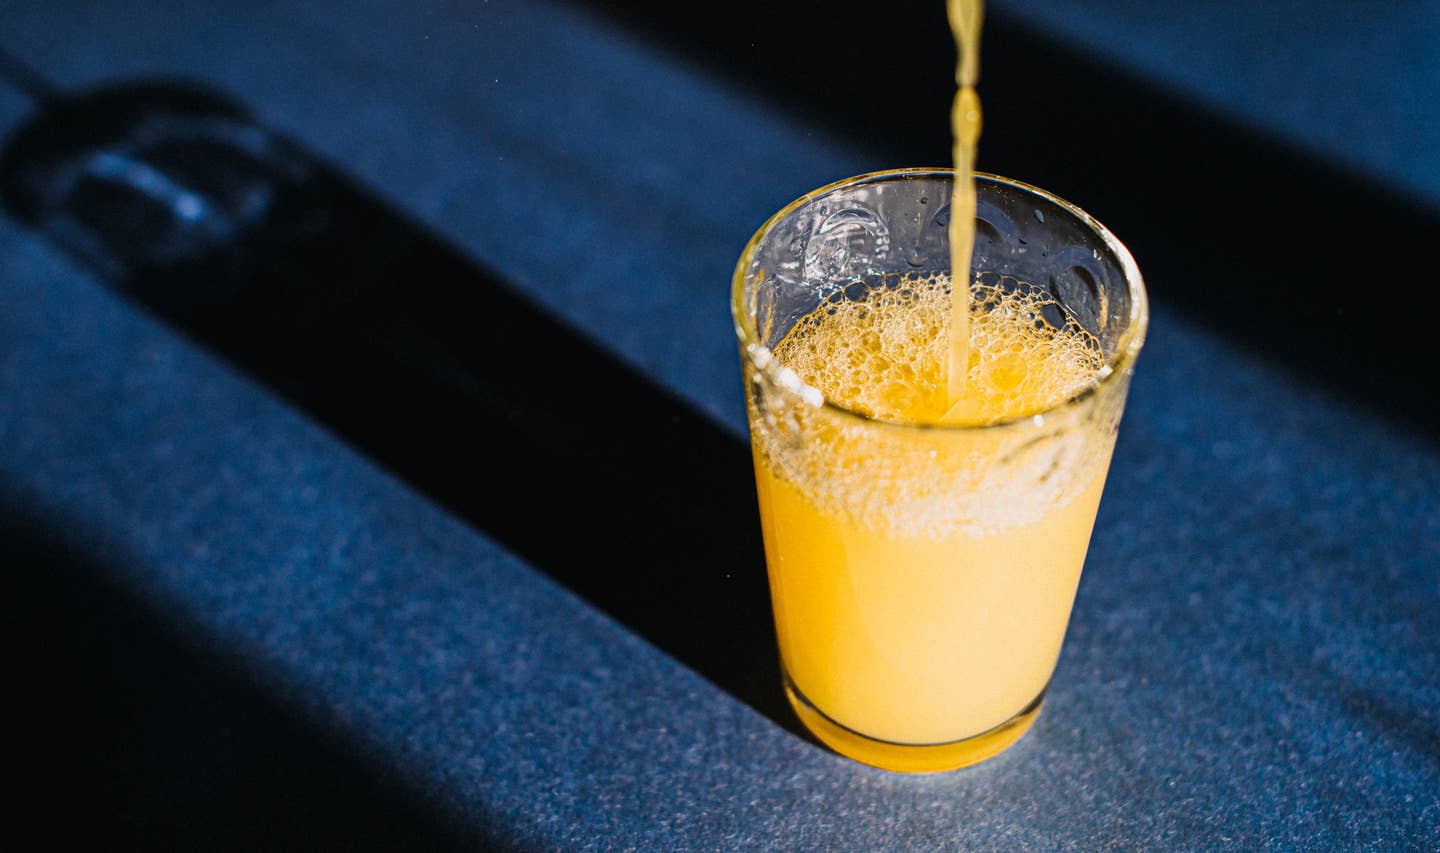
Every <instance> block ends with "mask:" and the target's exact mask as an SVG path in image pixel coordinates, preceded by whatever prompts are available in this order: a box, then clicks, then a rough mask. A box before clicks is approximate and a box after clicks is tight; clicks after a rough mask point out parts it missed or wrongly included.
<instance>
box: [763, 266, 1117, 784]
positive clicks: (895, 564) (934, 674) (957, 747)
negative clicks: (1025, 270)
mask: <svg viewBox="0 0 1440 853" xmlns="http://www.w3.org/2000/svg"><path fill="white" fill-rule="evenodd" d="M950 290H951V288H950V283H949V277H948V276H947V275H945V274H943V273H937V274H932V275H913V274H912V275H910V276H907V277H891V278H890V279H889V280H887V281H886V282H882V283H874V284H872V286H871V289H870V290H869V291H868V292H867V293H865V294H864V295H862V296H861V297H860V298H846V299H837V300H831V301H828V302H827V303H825V304H824V305H823V306H822V307H821V309H819V310H817V311H816V312H814V313H813V314H811V315H809V316H808V317H805V318H804V319H802V320H801V321H800V322H799V323H797V324H796V325H795V327H794V328H792V329H791V330H790V332H789V333H788V334H787V335H786V337H785V338H784V340H782V341H781V342H780V343H779V345H777V346H776V347H775V348H774V357H775V358H776V359H777V360H779V362H780V363H781V364H782V365H784V366H785V367H787V368H788V369H789V370H790V371H793V373H794V375H795V376H796V377H797V378H798V379H799V380H800V381H801V382H802V383H804V385H808V386H809V387H811V388H814V389H817V390H818V391H820V392H821V393H822V394H823V395H824V398H825V399H826V400H828V401H831V402H832V403H834V404H836V405H838V406H840V407H843V408H844V409H846V410H849V412H845V411H838V410H836V409H835V408H833V407H818V408H817V407H815V406H813V405H807V404H805V403H804V402H803V401H802V400H799V399H798V398H797V399H796V400H795V401H794V402H793V404H791V405H786V404H784V403H783V402H782V397H781V396H779V395H772V396H771V397H770V398H769V399H768V401H766V403H765V404H764V405H763V406H757V404H756V403H755V401H753V400H752V411H751V421H752V425H753V427H754V428H753V429H752V438H753V447H754V451H755V452H754V456H755V471H756V482H757V484H758V493H759V499H760V514H761V523H762V527H763V530H764V538H765V550H766V559H767V563H768V566H769V571H770V586H771V594H772V601H773V604H774V612H775V621H776V627H777V629H778V633H779V639H780V650H781V658H782V663H783V666H784V670H785V673H786V677H787V688H788V689H789V691H790V694H791V700H792V703H793V704H794V705H795V707H796V711H797V712H798V713H799V714H800V716H801V718H802V719H803V720H804V721H805V722H806V724H807V726H808V727H809V728H810V729H811V730H812V731H814V732H815V734H817V735H818V736H819V737H820V738H821V739H822V740H825V741H826V742H827V743H829V744H830V745H831V746H833V747H835V748H836V749H837V750H839V751H840V752H842V753H844V754H846V755H849V756H851V757H853V758H856V759H859V760H861V761H866V762H867V763H871V764H876V765H878V766H882V767H888V768H890V769H900V770H937V769H947V768H950V767H956V766H963V765H964V764H969V763H973V762H974V761H978V760H981V759H983V758H985V757H988V756H989V755H991V754H993V753H995V752H998V751H999V750H1000V749H1003V748H1004V747H1005V746H1007V745H1008V744H1009V743H1010V742H1011V741H1013V740H1014V739H1015V738H1018V737H1019V736H1020V734H1022V733H1023V732H1024V730H1025V728H1026V727H1028V725H1029V723H1030V721H1031V720H1032V719H1033V717H1034V714H1035V713H1036V712H1038V709H1039V702H1040V699H1041V698H1042V696H1043V694H1044V691H1045V687H1046V684H1047V683H1048V681H1049V679H1050V675H1051V672H1052V671H1053V669H1054V666H1055V662H1056V659H1057V657H1058V655H1059V652H1060V646H1061V641H1062V639H1063V637H1064V634H1065V626H1066V623H1067V621H1068V619H1069V615H1070V606H1071V602H1072V601H1073V599H1074V595H1075V589H1076V584H1077V583H1078V582H1079V577H1080V568H1081V564H1082V563H1083V562H1084V558H1085V552H1086V548H1087V546H1088V542H1089V538H1090V531H1091V526H1092V524H1093V522H1094V518H1095V512H1096V507H1097V505H1098V503H1099V500H1100V492H1101V489H1102V487H1103V484H1104V479H1105V471H1106V468H1107V466H1108V463H1109V455H1110V450H1111V446H1112V443H1113V423H1112V422H1109V421H1108V420H1107V419H1105V418H1100V419H1094V420H1092V419H1086V418H1079V417H1076V418H1071V419H1065V418H1056V419H1055V424H1054V427H1053V429H1049V428H1047V430H1048V431H1047V430H1042V431H1041V432H1040V433H1038V437H1037V432H1036V430H1035V424H1036V423H1038V421H1037V420H1036V418H1037V417H1038V416H1037V415H1036V413H1041V412H1050V411H1051V410H1053V409H1055V408H1056V407H1057V405H1058V404H1062V403H1064V402H1065V401H1066V400H1068V399H1069V398H1070V397H1072V396H1073V395H1074V394H1075V393H1076V392H1077V391H1078V390H1080V389H1082V388H1084V387H1085V386H1086V385H1087V383H1090V382H1092V381H1093V380H1094V379H1095V377H1096V375H1097V372H1098V371H1099V370H1100V369H1101V368H1102V366H1103V359H1102V357H1101V354H1100V349H1099V347H1098V344H1097V342H1096V341H1095V339H1094V338H1093V337H1092V336H1091V335H1089V333H1087V332H1085V330H1084V329H1083V328H1081V327H1080V326H1079V324H1077V323H1074V322H1072V321H1071V320H1070V319H1068V318H1067V317H1066V315H1065V314H1064V312H1063V311H1061V310H1059V309H1058V305H1057V304H1056V303H1055V302H1054V300H1053V299H1051V298H1050V297H1049V295H1048V294H1047V293H1046V292H1045V291H1043V290H1041V289H1038V288H1033V287H1030V286H1029V285H1026V284H1024V283H1023V282H1016V281H1014V280H1013V279H1003V278H1000V277H998V276H988V277H984V276H982V277H981V278H980V279H979V280H977V282H976V284H975V285H974V286H973V288H972V289H971V296H970V317H969V321H970V327H971V328H970V335H969V338H970V347H969V353H968V365H967V371H966V382H965V384H964V388H965V396H964V397H963V399H962V400H960V401H958V404H957V401H953V400H951V399H950V393H949V382H948V376H947V374H948V373H949V365H948V359H949V358H950V352H949V344H948V335H947V332H948V328H947V326H948V323H949V316H950V310H951V305H952V304H953V299H952V297H951V293H950ZM762 409H763V410H762ZM1040 420H1043V418H1040ZM917 424H928V425H931V426H930V428H918V429H917V428H916V427H915V425H917ZM1011 424H1018V425H1019V426H1021V427H1023V429H1018V428H1012V427H1011V426H1010V425H1011ZM965 427H968V428H965ZM916 747H925V749H916Z"/></svg>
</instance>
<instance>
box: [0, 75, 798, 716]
mask: <svg viewBox="0 0 1440 853" xmlns="http://www.w3.org/2000/svg"><path fill="white" fill-rule="evenodd" d="M0 194H3V200H4V202H5V204H6V206H7V207H8V209H9V210H10V211H11V212H12V213H13V214H14V215H16V216H18V217H19V218H21V219H22V220H23V221H25V222H27V223H29V224H30V225H31V226H32V227H34V228H35V229H37V230H38V231H39V232H40V233H42V234H44V235H45V236H46V237H48V238H50V239H51V240H52V241H54V242H56V243H58V244H59V245H61V246H63V247H64V248H66V249H67V250H68V251H69V252H71V253H72V254H74V255H76V256H78V257H80V258H82V259H84V260H85V261H86V262H87V263H88V264H89V265H90V266H91V267H92V268H93V269H94V270H96V271H97V272H98V273H99V274H100V276H101V277H102V278H103V279H104V280H105V281H106V282H107V283H109V284H110V285H111V286H113V287H115V288H116V289H118V290H120V291H122V292H124V293H125V294H127V295H128V296H129V297H130V298H131V299H133V300H134V301H136V302H138V303H139V304H140V305H142V306H144V307H145V308H147V309H148V310H150V311H151V312H153V313H154V314H156V315H158V316H160V317H161V318H163V319H165V320H167V321H168V322H170V323H171V324H173V325H174V326H175V327H177V328H179V329H181V330H183V331H184V332H185V333H186V334H187V335H189V336H190V337H192V338H193V339H195V340H197V341H199V342H201V343H203V344H204V345H206V346H207V347H209V348H211V349H212V350H214V351H215V352H218V353H220V354H221V355H223V356H224V357H226V358H227V359H229V360H230V361H231V362H233V363H234V364H236V365H238V366H239V367H241V368H243V369H244V370H246V371H248V372H250V373H251V374H253V375H254V376H256V377H258V378H260V379H261V380H262V381H264V382H265V383H267V384H268V385H269V386H271V387H272V388H273V389H275V390H276V391H278V392H279V393H281V394H282V395H283V396H285V397H286V398H288V399H289V400H290V401H291V402H293V403H294V404H295V405H297V406H299V407H301V408H302V409H304V410H306V411H307V412H309V413H310V414H311V415H313V416H314V417H315V418H316V419H318V420H319V421H321V422H322V423H324V424H325V425H326V426H327V427H329V428H330V429H331V430H333V431H334V432H335V433H337V434H339V435H340V436H342V437H343V438H344V439H346V440H347V441H349V442H350V443H352V444H353V445H355V446H356V447H358V448H360V449H361V450H362V451H364V452H365V453H366V454H368V455H369V456H371V457H372V458H373V459H375V460H377V461H378V462H379V463H381V464H382V465H384V466H385V467H387V468H388V469H390V470H391V471H393V472H394V473H396V474H397V475H399V476H400V477H401V478H403V479H405V480H407V481H408V482H410V483H411V484H412V485H414V486H415V487H417V488H418V489H420V490H421V491H423V492H424V493H426V494H428V495H429V496H431V497H432V498H434V499H436V500H437V501H438V502H439V503H441V504H443V505H444V506H445V507H447V508H448V509H449V510H451V511H452V512H454V513H455V514H457V515H458V516H460V517H461V518H463V519H466V520H467V521H469V522H470V523H472V524H473V525H474V526H476V527H477V528H479V529H480V530H483V531H484V532H486V533H487V534H489V535H490V536H492V537H493V538H494V539H496V540H497V541H499V542H500V543H502V544H503V545H505V546H506V547H508V548H509V549H511V550H512V551H513V552H515V553H516V554H518V555H519V556H521V557H523V558H524V559H525V560H526V561H527V562H528V563H529V564H531V565H532V566H534V567H536V568H538V569H540V570H542V571H544V572H546V573H548V574H549V575H550V576H552V577H553V578H555V579H556V580H557V581H559V582H560V583H561V584H563V585H565V586H567V587H569V588H570V589H571V590H573V591H575V592H577V593H578V594H580V595H581V596H583V597H584V598H586V599H587V600H589V601H590V602H591V603H592V604H594V605H595V606H597V607H599V608H600V609H602V610H604V611H605V612H607V613H608V614H610V615H611V616H612V617H614V618H615V619H617V620H619V621H620V622H622V623H624V624H625V625H626V626H628V627H629V628H630V629H631V630H633V631H634V632H636V633H637V634H639V635H640V636H642V637H644V638H645V639H646V640H648V641H650V642H651V643H653V644H654V645H656V646H657V647H659V648H660V649H661V650H663V651H664V652H666V653H668V654H670V655H671V656H673V657H674V658H676V659H678V660H679V661H680V662H682V663H684V664H685V665H687V666H689V667H691V668H692V669H694V670H695V671H697V672H698V673H700V674H701V675H702V676H704V677H706V678H707V679H709V680H710V681H712V682H714V683H715V684H716V685H718V686H720V687H721V688H723V689H725V690H727V691H728V692H729V693H731V694H732V695H733V696H735V697H736V698H738V699H740V700H741V701H742V702H744V703H746V704H748V705H749V706H751V707H752V708H754V709H756V710H757V711H759V712H760V713H762V714H764V715H765V716H767V717H769V718H770V719H771V720H772V721H774V722H775V723H777V724H778V725H780V726H782V727H784V728H786V729H788V730H789V731H791V732H793V733H796V734H797V735H800V736H802V737H808V736H807V735H804V734H802V730H801V728H800V726H799V723H798V722H797V721H795V720H794V718H793V715H792V714H791V713H790V710H789V708H788V706H787V705H786V704H785V700H784V698H783V694H782V692H781V689H780V675H779V664H778V661H777V652H776V644H775V636H774V627H773V622H772V620H771V615H770V607H769V591H768V586H767V581H766V577H765V566H764V556H763V550H762V546H761V542H760V534H759V525H758V521H757V519H758V515H757V510H756V504H755V488H754V480H753V475H752V473H751V463H750V454H749V449H748V448H747V447H746V446H745V444H744V443H743V442H742V441H741V440H739V439H737V438H736V437H735V436H733V435H731V434H729V433H727V432H725V431H724V430H723V429H721V428H720V427H719V426H717V425H716V424H715V423H713V422H712V421H710V420H709V419H707V418H706V417H704V416H703V415H701V414H699V413H698V412H696V411H695V410H693V409H691V408H690V407H688V406H687V405H685V404H683V403H681V402H680V401H678V400H677V399H675V398H674V397H672V396H670V395H669V394H667V393H666V392H665V391H663V390H662V389H661V388H660V387H659V386H657V385H656V384H654V383H653V382H651V381H649V380H648V379H646V378H645V377H643V376H642V375H640V374H638V373H636V372H635V371H633V370H631V369H630V368H628V367H626V366H625V365H623V364H622V363H621V362H620V361H619V360H617V359H616V358H615V357H613V356H611V355H609V354H608V353H606V352H605V351H603V350H602V349H600V348H599V347H596V346H594V345H592V344H590V343H588V342H587V341H585V340H584V339H583V338H581V337H580V336H579V335H577V334H576V333H574V332H573V331H572V330H570V329H568V328H566V327H564V326H563V325H562V324H561V323H559V322H557V321H556V320H555V319H553V318H552V317H550V316H549V315H547V314H545V313H544V312H542V311H541V310H539V309H538V308H537V307H536V306H534V305H533V304H531V303H529V302H528V301H526V300H525V299H523V298H521V297H519V296H518V295H516V293H515V292H514V291H513V290H512V289H511V288H510V287H509V286H507V285H506V284H505V283H504V282H503V281H501V280H500V278H499V277H498V276H496V275H495V274H494V273H493V272H491V271H489V270H486V269H484V268H482V267H481V266H479V265H477V264H476V263H474V262H472V261H470V260H468V259H466V258H464V257H463V256H462V255H461V254H460V253H459V252H458V251H457V250H455V249H454V248H452V247H450V246H448V245H446V244H445V243H443V242H441V241H440V240H438V239H436V238H434V237H432V236H431V235H429V234H428V233H427V232H426V231H425V230H423V229H422V228H421V227H419V226H418V225H416V224H415V223H413V222H411V221H409V220H408V219H406V218H405V217H404V216H402V215H401V214H399V213H397V212H395V211H394V210H391V209H389V208H388V207H386V206H385V205H384V204H382V203H381V202H379V201H377V200H376V199H375V198H374V197H373V196H371V195H369V194H368V193H367V192H366V191H364V190H363V189H362V188H360V187H359V186H357V185H356V184H355V183H353V182H352V181H351V180H349V179H348V178H346V177H345V176H343V175H342V174H341V173H339V172H338V171H336V170H335V169H333V168H330V167H329V166H327V165H325V164H324V163H322V162H319V161H318V160H317V159H316V158H314V157H312V156H311V155H309V154H308V153H307V152H305V151H303V150H301V149H300V148H298V147H297V146H296V145H295V144H293V143H291V142H290V141H288V140H286V139H284V138H282V137H279V136H278V135H276V134H272V133H270V132H269V131H267V130H266V129H264V128H263V127H260V126H258V125H256V124H255V123H254V122H252V121H251V120H250V119H249V118H248V117H247V115H246V114H245V112H244V111H243V110H242V109H240V108H239V107H238V106H236V105H235V104H233V103H231V102H229V101H227V100H225V99H223V98H221V97H219V96H216V95H214V94H212V93H209V92H206V91H201V90H198V89H195V88H189V87H185V86H182V85H178V84H170V83H163V82H162V83H148V84H137V85H130V86H123V87H116V88H112V89H107V90H104V91H98V92H93V93H89V94H84V95H80V96H76V97H70V98H63V99H58V100H55V101H52V102H50V103H49V104H48V105H46V106H45V107H44V109H42V110H41V111H40V112H39V113H38V114H37V115H36V116H34V117H33V118H32V119H31V120H30V121H28V122H27V123H26V124H25V125H23V126H22V127H21V128H20V129H19V130H18V131H17V132H16V133H14V134H13V135H12V136H11V138H10V139H9V141H8V143H7V145H6V147H5V149H4V150H3V152H0Z"/></svg>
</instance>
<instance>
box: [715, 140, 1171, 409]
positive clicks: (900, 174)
mask: <svg viewBox="0 0 1440 853" xmlns="http://www.w3.org/2000/svg"><path fill="white" fill-rule="evenodd" d="M934 177H943V178H950V179H951V180H952V181H953V179H954V177H955V170H954V169H950V168H943V167H910V168H902V169H886V170H883V171H879V172H867V173H865V174H863V175H856V176H854V177H850V178H845V179H844V180H840V181H835V182H833V183H829V184H826V185H825V186H823V187H820V188H818V189H815V190H811V191H810V192H808V193H806V194H804V195H802V196H800V197H799V198H797V199H795V200H794V201H792V202H790V203H789V204H787V205H785V206H784V207H782V208H780V209H779V210H778V211H776V212H775V213H774V215H772V216H771V217H770V218H769V219H767V220H765V223H764V224H763V225H761V226H760V228H759V229H758V230H757V231H756V232H755V235H754V236H752V237H751V238H750V242H748V243H746V244H745V249H744V251H742V252H741V253H740V260H739V262H738V263H736V265H735V276H734V279H733V281H732V283H731V288H730V315H731V319H732V320H733V321H734V325H735V335H736V337H737V338H738V339H739V341H740V352H741V357H742V358H744V359H746V360H747V361H748V362H749V363H750V365H751V366H752V367H753V368H754V369H755V370H757V371H759V372H761V373H763V374H765V375H767V376H769V377H770V378H772V379H774V380H776V381H778V382H779V383H780V384H781V385H782V386H785V387H787V388H790V389H791V390H793V391H796V392H797V393H799V395H800V397H801V399H802V400H805V401H807V402H808V403H810V404H811V405H812V406H814V407H815V408H817V409H821V410H826V411H830V412H833V413H835V414H836V415H839V416H840V417H841V418H842V419H845V420H854V421H857V422H860V423H866V424H875V425H880V426H884V427H890V428H895V429H902V430H937V431H944V432H975V431H980V430H998V429H1003V428H1006V427H1011V426H1014V425H1016V424H1027V423H1028V424H1034V425H1036V426H1038V425H1041V424H1043V423H1044V421H1045V419H1046V418H1047V417H1048V416H1050V415H1056V414H1059V413H1061V412H1066V411H1069V410H1072V409H1075V408H1077V407H1079V406H1080V405H1082V404H1084V402H1085V401H1087V400H1088V399H1089V398H1091V397H1093V396H1095V395H1096V394H1098V393H1099V392H1100V391H1101V390H1102V389H1104V388H1107V387H1109V386H1111V385H1114V384H1115V383H1116V382H1118V381H1120V378H1121V377H1123V376H1124V375H1125V373H1126V372H1127V371H1128V370H1129V369H1130V368H1131V366H1132V365H1133V364H1134V362H1135V359H1136V358H1137V357H1138V356H1139V354H1140V348H1141V346H1142V345H1143V344H1144V343H1145V331H1146V328H1147V327H1148V326H1149V321H1150V306H1149V301H1148V300H1147V298H1146V295H1145V281H1144V279H1143V278H1142V277H1141V275H1140V268H1139V266H1138V265H1136V263H1135V258H1134V257H1133V256H1132V255H1131V254H1130V250H1129V249H1127V248H1125V244H1124V243H1121V242H1120V240H1119V238H1117V237H1116V236H1115V235H1114V234H1113V233H1112V232H1111V231H1110V229H1108V228H1106V227H1105V226H1104V225H1102V224H1101V223H1100V221H1099V220H1098V219H1096V218H1095V217H1093V216H1091V215H1090V214H1088V213H1086V212H1085V211H1084V210H1083V209H1081V208H1080V207H1078V206H1076V205H1074V204H1072V203H1071V202H1068V201H1066V200H1065V199H1063V198H1060V197H1059V196H1057V195H1055V194H1054V193H1051V192H1047V191H1046V190H1043V189H1040V188H1039V187H1036V186H1033V185H1031V184H1027V183H1025V182H1023V181H1017V180H1014V179H1013V178H1006V177H1002V176H1000V175H994V174H991V173H989V172H975V173H974V177H975V180H976V181H980V182H985V183H992V184H1001V185H1004V186H1008V187H1013V188H1015V189H1018V190H1020V191H1022V192H1025V193H1029V194H1031V195H1034V196H1038V197H1040V198H1043V199H1045V200H1046V201H1048V202H1050V203H1052V204H1054V205H1056V206H1058V207H1060V208H1061V209H1063V210H1065V211H1066V212H1067V213H1069V214H1070V215H1072V216H1074V217H1075V218H1076V219H1078V220H1079V221H1080V222H1081V223H1083V224H1084V225H1085V226H1086V227H1087V228H1090V229H1091V230H1092V231H1094V232H1095V233H1096V234H1097V235H1098V236H1099V237H1100V239H1101V241H1102V242H1103V243H1104V244H1105V246H1106V248H1108V249H1109V250H1110V251H1111V252H1112V253H1113V254H1114V255H1115V258H1116V259H1117V260H1118V261H1119V262H1120V268H1121V270H1122V271H1123V272H1124V276H1125V284H1126V287H1127V289H1128V290H1129V292H1130V318H1129V319H1130V323H1129V325H1128V326H1127V327H1126V329H1125V332H1124V334H1122V335H1121V336H1120V340H1119V341H1118V342H1117V345H1116V347H1115V352H1114V354H1113V355H1111V357H1110V358H1109V359H1108V360H1107V361H1106V362H1105V364H1104V365H1102V366H1101V367H1100V369H1099V370H1098V371H1096V373H1095V376H1094V377H1092V378H1091V379H1090V380H1089V381H1088V382H1086V383H1085V384H1084V385H1083V386H1082V387H1081V388H1079V389H1078V390H1077V391H1076V392H1075V393H1074V394H1072V395H1070V396H1069V397H1067V398H1065V399H1064V400H1061V401H1060V402H1058V403H1056V404H1055V405H1053V406H1050V407H1048V408H1046V409H1044V410H1043V411H1039V412H1034V413H1032V414H1028V415H1016V416H1014V417H1010V418H1004V419H1002V420H999V421H994V422H992V423H978V424H964V423H962V424H946V423H926V422H920V423H909V422H905V421H893V420H887V419H885V418H879V417H874V416H871V415H867V414H865V413H863V412H857V411H855V410H854V409H850V408H846V407H845V406H842V405H840V404H839V403H836V402H834V401H833V400H831V399H830V398H829V397H826V396H825V395H824V394H823V393H821V391H820V389H818V388H816V387H814V386H813V385H810V384H809V383H807V382H805V380H803V379H801V378H800V376H799V375H798V374H796V373H795V372H794V371H793V370H791V369H789V368H787V367H785V366H784V365H782V364H780V362H779V360H778V359H776V358H775V357H774V353H773V352H772V351H771V350H770V348H769V347H767V346H765V345H764V344H762V343H760V333H759V330H758V329H757V328H756V318H755V317H753V316H750V313H749V312H748V311H747V310H746V308H745V285H746V282H747V279H748V277H749V273H750V266H751V264H752V263H753V262H754V259H755V253H756V251H757V250H758V249H759V247H760V243H761V241H762V240H764V239H765V238H766V237H767V236H768V235H769V234H770V232H771V231H772V230H774V228H775V226H776V225H778V224H779V223H780V222H781V221H782V220H784V219H785V218H786V217H788V216H789V215H790V214H792V213H794V212H795V211H796V210H798V209H799V208H800V207H802V206H804V205H806V204H808V203H810V202H812V201H814V200H816V199H818V198H820V197H821V196H825V195H828V194H830V193H833V192H835V191H837V190H841V189H848V188H850V187H855V186H860V185H863V184H870V183H878V182H881V181H891V180H911V179H914V178H934Z"/></svg>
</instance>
